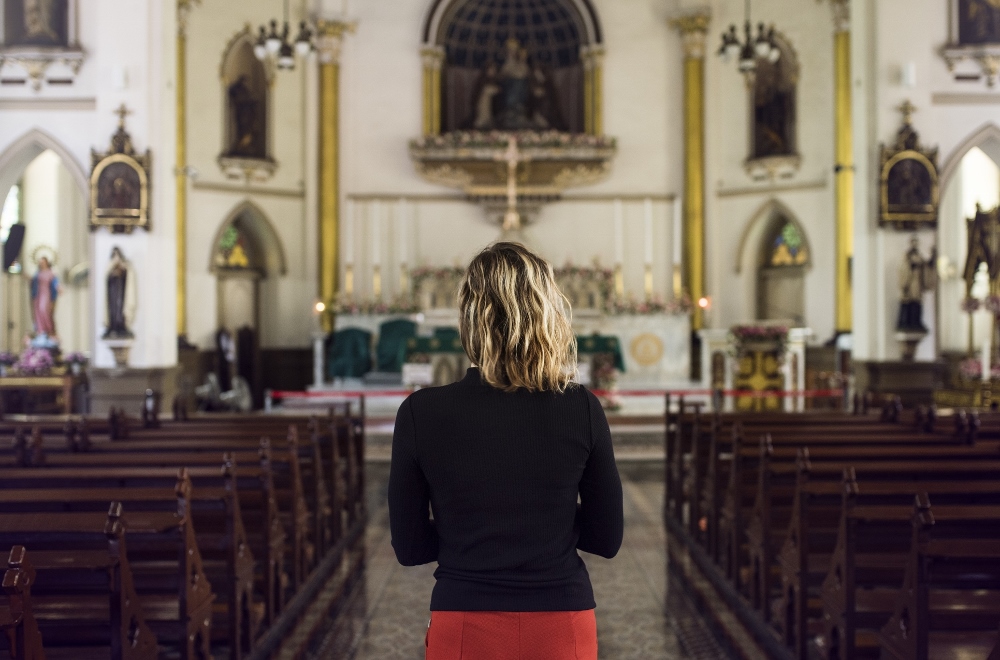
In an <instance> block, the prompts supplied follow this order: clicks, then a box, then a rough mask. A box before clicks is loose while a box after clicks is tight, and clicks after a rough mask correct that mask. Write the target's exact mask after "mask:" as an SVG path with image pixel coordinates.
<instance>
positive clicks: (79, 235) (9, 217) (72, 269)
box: [0, 129, 93, 352]
mask: <svg viewBox="0 0 1000 660" xmlns="http://www.w3.org/2000/svg"><path fill="white" fill-rule="evenodd" d="M88 191H89V184H88V181H87V175H86V173H85V172H84V171H83V168H82V167H80V165H79V163H78V162H77V161H76V159H75V158H74V157H73V155H72V154H71V153H70V151H69V150H68V149H67V148H66V147H65V146H64V145H62V144H61V143H60V142H59V141H58V140H56V139H55V138H53V137H52V136H51V135H49V134H47V133H45V132H44V131H41V130H37V129H36V130H32V131H30V132H28V133H26V134H25V135H23V136H22V137H21V138H20V139H18V140H17V141H15V142H14V143H13V144H11V145H10V146H9V147H8V148H7V149H6V150H5V151H4V152H3V153H2V154H0V208H2V209H3V210H2V211H0V242H3V241H6V240H7V235H8V231H9V230H10V228H11V227H12V226H13V225H15V224H20V225H23V226H24V231H25V233H24V242H23V244H22V248H21V253H20V255H19V258H18V260H17V262H15V264H14V265H13V267H12V268H11V269H10V271H8V273H6V274H5V275H4V276H3V278H2V283H0V284H2V286H0V313H2V317H3V318H2V323H0V348H2V349H3V350H9V351H13V352H20V350H22V348H23V346H24V338H25V336H27V335H30V334H32V333H34V332H35V331H36V330H37V331H39V332H45V333H46V334H50V333H49V332H48V326H49V325H53V326H54V327H53V328H52V329H53V330H54V331H55V334H56V336H57V337H58V339H59V342H60V345H61V347H62V349H63V350H64V351H66V352H73V351H84V352H86V351H90V350H91V349H92V341H93V333H92V331H91V325H92V324H91V318H92V309H91V308H92V301H91V296H90V282H89V271H90V245H89V241H88V237H89V233H88V230H87V196H88ZM42 256H46V259H47V260H48V261H49V262H51V273H52V275H53V276H55V277H56V278H57V280H58V286H57V287H52V288H51V289H49V290H50V291H54V293H50V295H54V296H55V311H54V314H53V315H52V321H54V323H52V324H50V322H48V321H43V322H42V323H41V325H40V326H39V325H38V321H39V317H38V316H36V313H35V312H36V308H35V307H34V301H33V299H32V291H33V290H34V291H35V292H37V291H39V288H38V286H37V285H34V286H33V280H34V279H35V278H36V276H38V275H39V271H40V270H41V265H40V264H41V257H42ZM46 277H47V275H46ZM43 316H45V315H43ZM36 326H38V327H36ZM39 327H40V328H41V330H39Z"/></svg>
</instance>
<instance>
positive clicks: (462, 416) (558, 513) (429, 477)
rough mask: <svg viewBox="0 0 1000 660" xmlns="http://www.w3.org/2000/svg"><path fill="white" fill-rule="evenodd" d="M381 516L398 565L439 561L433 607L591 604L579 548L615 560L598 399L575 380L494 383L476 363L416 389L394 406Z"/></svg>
mask: <svg viewBox="0 0 1000 660" xmlns="http://www.w3.org/2000/svg"><path fill="white" fill-rule="evenodd" d="M428 504H429V505H430V510H432V511H433V514H434V519H433V520H431V519H430V510H429V508H428ZM389 522H390V528H391V531H392V547H393V549H394V550H395V551H396V557H397V559H398V560H399V562H400V563H401V564H403V565H404V566H415V565H418V564H427V563H430V562H433V561H437V562H438V568H437V570H436V571H435V573H434V576H435V577H436V578H437V584H436V586H435V587H434V592H433V595H432V596H431V610H446V611H502V612H546V611H548V612H551V611H577V610H586V609H591V608H593V607H594V606H595V603H594V594H593V590H592V589H591V585H590V576H589V575H588V574H587V568H586V566H585V565H584V563H583V560H582V559H580V556H579V555H578V554H577V550H578V549H579V550H583V551H584V552H590V553H593V554H597V555H601V556H603V557H608V558H611V557H614V556H615V554H617V552H618V549H619V548H620V547H621V542H622V532H623V527H624V520H623V514H622V487H621V481H620V480H619V478H618V469H617V467H616V466H615V457H614V452H613V450H612V446H611V432H610V430H609V429H608V421H607V418H605V416H604V411H603V410H602V409H601V404H600V402H598V400H597V398H596V397H595V396H594V395H593V394H591V393H590V392H589V391H587V390H586V389H585V388H583V387H573V388H571V389H569V390H567V391H566V392H565V393H563V394H557V393H554V392H527V391H524V390H521V391H518V392H514V393H506V392H502V391H500V390H498V389H495V388H493V387H490V386H489V385H487V384H486V383H485V382H483V381H482V379H481V377H480V373H479V370H478V369H469V371H468V373H467V374H466V376H465V378H464V379H463V380H461V381H459V382H457V383H454V384H452V385H448V386H445V387H436V388H431V389H425V390H420V391H418V392H414V393H413V394H412V395H411V396H410V397H409V398H407V399H406V401H404V402H403V405H402V406H401V407H400V409H399V412H398V414H397V415H396V428H395V432H394V434H393V439H392V468H391V472H390V476H389Z"/></svg>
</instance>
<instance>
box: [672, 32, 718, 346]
mask: <svg viewBox="0 0 1000 660" xmlns="http://www.w3.org/2000/svg"><path fill="white" fill-rule="evenodd" d="M709 18H710V17H709V15H708V14H695V15H692V16H685V17H683V18H679V19H676V20H674V21H673V25H674V27H676V28H677V29H678V30H679V31H680V33H681V43H682V44H683V46H684V232H683V233H684V237H683V244H684V269H683V281H684V289H685V290H686V291H687V293H688V294H689V295H690V296H691V300H693V301H694V302H695V303H697V302H698V300H700V299H701V298H702V297H703V296H704V295H705V37H706V35H707V33H708V24H709ZM704 325H705V316H704V310H702V309H701V308H700V307H699V306H698V305H697V304H695V306H694V310H693V311H692V314H691V329H692V330H700V329H702V328H703V327H704Z"/></svg>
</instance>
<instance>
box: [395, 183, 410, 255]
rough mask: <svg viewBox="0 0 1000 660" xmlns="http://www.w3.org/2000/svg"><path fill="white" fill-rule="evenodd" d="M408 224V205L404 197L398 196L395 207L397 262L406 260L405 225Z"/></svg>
mask: <svg viewBox="0 0 1000 660" xmlns="http://www.w3.org/2000/svg"><path fill="white" fill-rule="evenodd" d="M409 224H410V206H409V204H407V203H406V198H405V197H400V198H399V207H398V208H397V209H396V241H397V250H398V252H399V263H401V264H405V263H406V261H407V256H408V255H407V250H406V247H407V246H406V241H407V234H408V232H407V226H408V225H409Z"/></svg>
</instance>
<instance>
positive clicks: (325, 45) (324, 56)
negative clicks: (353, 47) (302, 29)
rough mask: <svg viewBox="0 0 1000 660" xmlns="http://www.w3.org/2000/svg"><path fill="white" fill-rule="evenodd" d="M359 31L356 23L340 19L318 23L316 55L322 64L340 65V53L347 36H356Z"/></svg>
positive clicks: (320, 20)
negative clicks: (355, 33)
mask: <svg viewBox="0 0 1000 660" xmlns="http://www.w3.org/2000/svg"><path fill="white" fill-rule="evenodd" d="M357 29H358V24H357V23H355V22H347V21H342V20H338V19H332V20H326V19H319V20H317V21H316V53H317V54H318V55H319V62H320V64H340V53H341V49H342V46H343V44H344V35H345V34H354V32H355V31H356V30H357Z"/></svg>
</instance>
